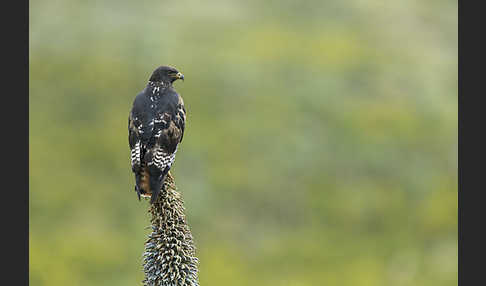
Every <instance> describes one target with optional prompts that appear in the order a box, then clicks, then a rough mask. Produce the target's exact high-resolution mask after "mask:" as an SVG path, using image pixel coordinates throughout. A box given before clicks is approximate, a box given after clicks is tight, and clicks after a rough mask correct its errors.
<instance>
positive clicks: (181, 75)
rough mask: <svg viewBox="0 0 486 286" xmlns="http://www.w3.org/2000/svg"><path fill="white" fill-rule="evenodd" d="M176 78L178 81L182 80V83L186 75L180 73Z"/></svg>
mask: <svg viewBox="0 0 486 286" xmlns="http://www.w3.org/2000/svg"><path fill="white" fill-rule="evenodd" d="M176 77H177V78H178V79H182V81H184V75H183V74H181V73H180V72H178V73H177V75H176Z"/></svg>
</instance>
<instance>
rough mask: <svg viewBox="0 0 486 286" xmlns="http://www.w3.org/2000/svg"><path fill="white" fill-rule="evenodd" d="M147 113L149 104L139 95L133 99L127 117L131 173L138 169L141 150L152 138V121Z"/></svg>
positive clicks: (141, 154)
mask: <svg viewBox="0 0 486 286" xmlns="http://www.w3.org/2000/svg"><path fill="white" fill-rule="evenodd" d="M149 111H150V102H148V101H147V100H146V98H145V97H144V96H143V94H142V93H140V94H139V95H138V96H137V97H136V98H135V101H134V102H133V107H132V110H131V111H130V115H129V116H128V143H129V145H130V150H131V159H132V169H133V171H136V170H137V169H138V168H139V167H140V164H141V160H142V156H143V153H144V152H143V149H144V148H145V147H146V145H147V143H148V142H149V140H150V139H151V138H152V137H153V136H152V133H153V129H154V120H153V118H152V117H153V116H151V113H150V112H149Z"/></svg>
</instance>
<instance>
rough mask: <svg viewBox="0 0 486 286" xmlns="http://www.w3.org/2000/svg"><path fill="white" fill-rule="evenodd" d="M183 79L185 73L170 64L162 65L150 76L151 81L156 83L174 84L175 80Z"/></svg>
mask: <svg viewBox="0 0 486 286" xmlns="http://www.w3.org/2000/svg"><path fill="white" fill-rule="evenodd" d="M178 79H182V80H184V75H183V74H182V73H180V72H179V71H178V70H176V69H175V68H173V67H168V66H160V67H158V68H156V69H155V70H154V72H153V73H152V76H150V79H149V81H151V82H155V83H165V84H167V83H170V84H172V83H173V82H174V81H176V80H178Z"/></svg>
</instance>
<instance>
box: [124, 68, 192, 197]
mask: <svg viewBox="0 0 486 286" xmlns="http://www.w3.org/2000/svg"><path fill="white" fill-rule="evenodd" d="M178 79H182V80H184V75H182V73H180V72H179V71H177V70H176V69H175V68H173V67H168V66H160V67H158V68H157V69H155V71H154V72H153V73H152V76H151V77H150V79H149V82H148V84H147V86H146V87H145V88H144V89H143V90H142V91H141V92H140V93H139V94H138V95H137V96H136V97H135V100H134V102H133V107H132V110H131V111H130V114H129V116H128V143H129V145H130V151H131V163H132V171H133V173H134V174H135V192H137V195H138V199H139V200H140V196H143V197H150V203H154V202H155V201H156V199H157V196H158V194H159V193H160V191H161V188H163V187H164V180H165V178H166V176H167V173H168V172H169V170H170V167H171V166H172V163H173V162H174V159H175V155H176V152H177V147H178V145H179V143H180V142H181V141H182V137H183V135H184V127H185V122H186V109H185V108H184V102H183V101H182V97H181V96H180V95H179V94H178V93H177V92H176V91H175V89H174V87H173V86H172V83H173V82H174V81H176V80H178Z"/></svg>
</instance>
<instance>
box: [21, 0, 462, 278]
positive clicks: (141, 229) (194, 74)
mask: <svg viewBox="0 0 486 286" xmlns="http://www.w3.org/2000/svg"><path fill="white" fill-rule="evenodd" d="M29 8H30V23H29V28H30V31H29V37H30V51H29V60H30V69H29V74H30V79H29V81H30V84H29V88H30V121H29V122H30V169H29V171H30V182H29V183H30V200H29V211H30V234H29V237H30V239H29V246H30V249H29V251H30V254H29V268H30V269H29V270H30V274H29V276H30V285H39V286H40V285H50V286H56V285H74V286H76V285H118V286H123V285H140V284H141V280H142V279H143V272H142V267H141V263H142V257H141V256H142V253H143V247H144V241H145V239H146V235H147V234H148V230H147V229H145V227H147V226H148V225H149V214H148V213H147V210H148V202H147V201H142V202H139V201H138V200H137V197H136V194H135V192H134V191H133V183H134V178H133V176H132V173H131V169H130V161H129V148H128V131H127V117H128V112H129V110H130V108H131V105H132V102H133V99H134V97H135V95H136V94H137V93H138V92H140V91H141V90H142V89H143V88H144V86H145V85H146V83H147V81H148V78H149V76H150V74H151V72H152V71H153V70H154V69H155V68H156V67H157V66H159V65H165V64H168V65H173V66H174V67H176V68H178V69H179V70H180V71H182V72H183V73H184V75H185V77H186V80H185V82H177V83H176V84H175V86H176V89H177V90H178V92H179V93H180V94H182V96H183V98H184V101H185V103H186V108H187V110H188V118H187V126H186V133H185V136H184V141H183V142H182V145H181V146H180V149H179V152H178V154H177V160H176V163H175V165H174V166H173V174H174V176H175V179H176V183H177V185H178V188H179V190H180V191H181V193H182V195H183V198H184V201H185V206H186V214H187V217H188V221H189V224H190V227H191V230H192V233H193V236H194V239H195V243H196V247H197V255H198V257H199V259H200V269H199V271H200V282H201V285H212V286H214V285H295V286H297V285H299V286H300V285H353V286H354V285H373V286H374V285H399V286H400V285H414V286H416V285H456V284H457V250H458V249H457V183H458V182H457V87H458V83H457V77H458V75H457V9H458V8H457V2H456V1H437V0H435V1H432V0H431V1H419V0H401V1H381V0H351V1H317V0H315V1H255V0H250V1H235V0H233V1H229V0H226V1H223V0H220V1H187V0H177V1H140V2H139V1H127V2H122V1H94V0H92V1H81V0H78V1H59V0H38V1H30V7H29Z"/></svg>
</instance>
